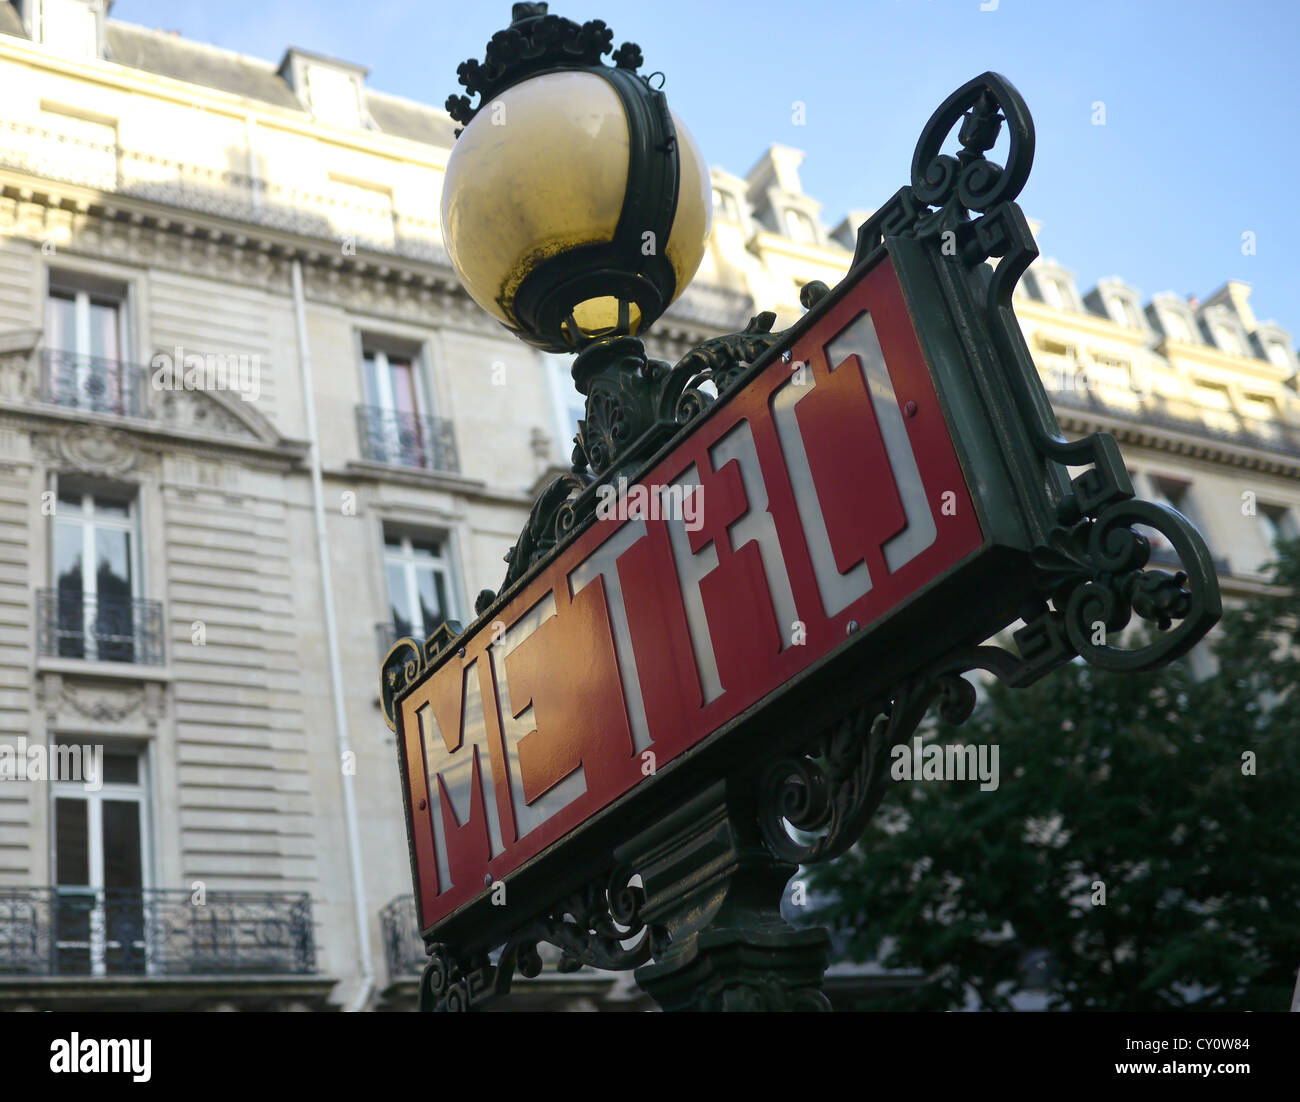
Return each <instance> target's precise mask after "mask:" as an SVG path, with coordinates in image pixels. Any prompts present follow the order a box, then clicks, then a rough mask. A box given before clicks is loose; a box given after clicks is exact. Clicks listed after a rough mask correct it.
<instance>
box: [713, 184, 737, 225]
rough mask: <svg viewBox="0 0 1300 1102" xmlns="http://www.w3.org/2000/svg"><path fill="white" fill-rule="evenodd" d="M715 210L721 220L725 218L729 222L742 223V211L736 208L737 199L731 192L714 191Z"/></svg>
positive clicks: (715, 189)
mask: <svg viewBox="0 0 1300 1102" xmlns="http://www.w3.org/2000/svg"><path fill="white" fill-rule="evenodd" d="M713 209H714V210H715V211H716V212H717V215H718V217H719V218H725V219H726V220H727V221H728V222H739V221H740V210H739V208H738V207H737V206H736V197H735V196H734V195H732V194H731V192H729V191H720V190H718V189H717V188H714V189H713Z"/></svg>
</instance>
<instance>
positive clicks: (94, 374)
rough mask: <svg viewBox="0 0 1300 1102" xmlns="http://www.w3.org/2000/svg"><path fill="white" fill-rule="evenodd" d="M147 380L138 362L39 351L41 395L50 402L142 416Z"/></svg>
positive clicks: (126, 415) (56, 351)
mask: <svg viewBox="0 0 1300 1102" xmlns="http://www.w3.org/2000/svg"><path fill="white" fill-rule="evenodd" d="M147 379H148V372H147V371H146V369H145V368H143V367H141V366H140V365H139V364H128V363H122V362H121V361H119V360H111V359H105V358H104V357H101V356H82V355H80V354H78V353H76V352H60V351H58V350H56V349H44V350H42V352H41V397H42V399H44V400H45V401H47V402H49V403H51V404H52V405H56V406H67V407H69V408H70V409H84V410H89V411H90V412H92V413H109V414H112V415H114V416H116V417H145V416H148V412H147V410H148V407H147V404H146V402H145V387H146V385H147Z"/></svg>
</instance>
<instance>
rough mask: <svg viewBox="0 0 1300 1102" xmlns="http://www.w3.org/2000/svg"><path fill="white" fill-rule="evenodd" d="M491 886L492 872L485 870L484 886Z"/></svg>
mask: <svg viewBox="0 0 1300 1102" xmlns="http://www.w3.org/2000/svg"><path fill="white" fill-rule="evenodd" d="M491 886H492V874H491V873H490V872H485V873H484V874H483V887H485V888H490V887H491Z"/></svg>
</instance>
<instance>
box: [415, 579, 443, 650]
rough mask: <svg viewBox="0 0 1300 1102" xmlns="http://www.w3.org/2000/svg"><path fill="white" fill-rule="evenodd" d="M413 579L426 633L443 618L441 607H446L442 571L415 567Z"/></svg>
mask: <svg viewBox="0 0 1300 1102" xmlns="http://www.w3.org/2000/svg"><path fill="white" fill-rule="evenodd" d="M415 581H416V585H417V586H418V588H419V592H420V615H421V617H423V621H424V625H423V626H424V631H425V634H428V633H429V632H431V631H433V629H434V628H436V627H437V626H438V625H439V624H441V623H442V621H443V620H444V619H445V613H444V612H443V609H445V608H446V607H447V592H446V588H445V585H444V582H443V580H442V572H441V571H438V570H421V569H419V568H418V567H417V568H415Z"/></svg>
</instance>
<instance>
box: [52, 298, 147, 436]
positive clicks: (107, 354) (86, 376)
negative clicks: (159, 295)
mask: <svg viewBox="0 0 1300 1102" xmlns="http://www.w3.org/2000/svg"><path fill="white" fill-rule="evenodd" d="M123 300H124V296H123V294H122V292H120V291H117V292H115V291H114V290H112V289H109V288H107V287H103V288H99V289H91V288H90V287H88V286H77V285H76V284H75V283H72V282H70V281H68V280H66V279H64V278H62V277H59V276H55V275H53V274H52V275H51V278H50V290H49V296H48V297H47V298H46V300H45V362H46V380H45V397H46V399H47V400H48V401H51V402H56V403H58V404H59V405H61V406H73V407H76V408H78V409H89V410H93V411H94V412H96V413H116V414H118V415H119V416H121V415H137V414H138V413H139V412H140V411H139V409H138V408H137V398H138V395H136V394H135V393H134V391H133V388H132V378H131V376H130V375H129V374H128V370H129V369H128V368H127V367H126V366H125V365H124V364H123V360H124V359H125V354H124V353H125V346H126V331H125V330H126V326H125V311H124V309H123Z"/></svg>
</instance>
